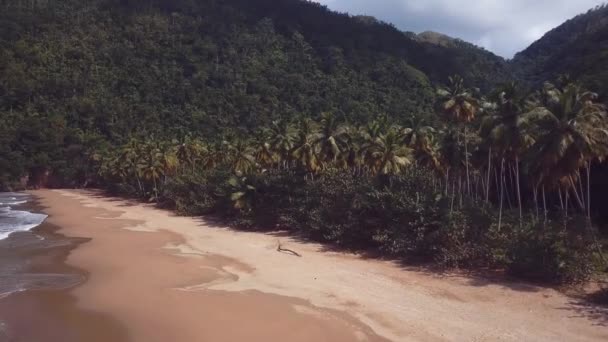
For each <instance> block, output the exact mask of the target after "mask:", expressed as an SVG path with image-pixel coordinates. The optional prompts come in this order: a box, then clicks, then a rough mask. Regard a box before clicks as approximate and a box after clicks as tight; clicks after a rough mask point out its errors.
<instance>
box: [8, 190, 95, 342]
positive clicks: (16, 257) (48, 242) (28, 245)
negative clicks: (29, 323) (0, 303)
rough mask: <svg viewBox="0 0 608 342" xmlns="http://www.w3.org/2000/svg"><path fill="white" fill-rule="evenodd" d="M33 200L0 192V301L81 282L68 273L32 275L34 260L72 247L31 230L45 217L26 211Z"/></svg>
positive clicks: (59, 238)
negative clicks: (15, 294) (18, 293)
mask: <svg viewBox="0 0 608 342" xmlns="http://www.w3.org/2000/svg"><path fill="white" fill-rule="evenodd" d="M33 200H34V199H33V198H32V196H30V195H28V194H24V193H14V192H0V299H2V298H3V297H6V296H8V295H10V294H12V293H16V292H22V291H27V290H45V289H51V290H52V289H63V288H68V287H71V286H74V285H77V284H78V283H80V282H82V280H83V276H82V274H77V273H72V272H68V273H63V272H61V273H55V272H45V271H44V270H43V271H42V272H40V270H39V267H38V268H37V271H36V272H33V271H32V268H33V266H35V263H36V260H38V259H41V258H44V257H45V256H48V255H51V254H52V253H53V251H54V250H56V249H57V248H67V247H70V246H73V245H75V242H74V240H73V239H70V238H66V237H64V236H62V235H59V234H52V233H47V232H36V231H35V230H34V228H36V227H38V226H40V225H42V224H43V223H44V220H45V219H46V218H47V215H45V214H42V213H36V212H34V211H35V210H33V209H28V208H30V207H31V204H32V202H33ZM0 323H1V322H0ZM0 340H1V339H0Z"/></svg>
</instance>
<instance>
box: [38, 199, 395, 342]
mask: <svg viewBox="0 0 608 342" xmlns="http://www.w3.org/2000/svg"><path fill="white" fill-rule="evenodd" d="M32 194H33V195H35V196H37V197H39V198H40V199H41V203H42V205H43V206H45V209H44V212H45V213H47V214H48V215H49V218H48V219H47V220H49V222H51V223H53V224H56V225H58V226H60V227H61V230H60V232H61V233H62V234H66V235H68V236H84V237H87V238H91V239H92V240H91V241H90V242H88V243H86V244H83V245H81V246H79V248H77V249H75V250H73V251H72V252H71V253H70V255H69V256H68V259H67V263H68V264H69V265H74V266H77V267H82V268H83V269H86V270H87V271H89V272H90V276H89V279H88V280H87V282H85V283H84V284H82V285H80V286H78V287H76V288H74V289H73V290H72V294H73V295H74V296H75V297H76V298H77V299H78V307H79V308H81V309H84V310H94V311H97V312H103V313H107V314H110V315H112V316H113V317H116V318H117V319H118V320H119V321H120V322H121V323H123V324H124V325H125V326H126V327H127V330H128V333H129V341H167V340H176V341H201V340H209V341H243V340H248V341H268V340H273V339H276V338H278V337H280V336H282V338H285V339H286V340H289V341H310V340H316V341H345V342H346V341H386V339H384V338H382V337H380V336H377V335H376V334H375V333H374V332H373V331H372V330H371V329H370V328H368V327H367V326H365V325H363V324H361V323H359V322H358V321H357V320H356V319H354V318H352V317H351V316H350V315H348V314H345V313H342V312H340V311H335V310H331V309H324V308H316V307H314V306H312V305H310V304H309V303H308V302H307V301H306V300H302V299H298V298H293V297H287V296H280V295H276V294H271V293H262V292H259V291H240V292H239V293H236V294H235V293H231V292H226V291H217V290H200V289H198V288H197V287H198V286H200V285H201V284H212V283H215V282H217V281H218V279H221V278H222V277H223V276H224V274H222V270H223V269H235V270H238V272H246V273H247V272H253V271H254V268H253V267H251V266H249V265H248V264H246V263H243V262H240V261H238V260H236V259H233V258H230V257H227V256H222V255H216V254H211V253H204V255H202V254H200V253H196V254H197V255H193V253H195V251H185V250H183V249H182V248H181V246H186V245H187V243H186V240H185V238H184V237H183V236H181V235H180V234H178V233H175V232H173V231H169V230H163V229H159V230H158V231H154V232H151V231H147V230H148V229H146V228H145V226H146V225H147V224H148V222H147V221H146V220H143V219H126V218H123V217H121V216H122V215H124V213H125V212H128V211H129V210H130V209H129V208H131V207H124V209H126V211H123V212H120V211H116V210H107V209H106V208H91V207H89V206H81V204H80V203H79V201H78V200H77V199H73V198H69V197H67V196H64V195H63V194H60V193H58V192H55V191H42V192H32ZM58 203H61V204H58ZM122 205H124V204H122ZM114 209H119V210H120V209H122V208H114ZM83 223H84V224H83ZM159 308H162V310H159ZM150 327H157V328H155V329H150ZM160 327H162V328H160Z"/></svg>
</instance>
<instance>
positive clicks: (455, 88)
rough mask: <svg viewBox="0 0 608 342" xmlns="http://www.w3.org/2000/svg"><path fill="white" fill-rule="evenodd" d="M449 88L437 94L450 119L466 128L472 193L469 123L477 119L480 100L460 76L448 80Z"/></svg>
mask: <svg viewBox="0 0 608 342" xmlns="http://www.w3.org/2000/svg"><path fill="white" fill-rule="evenodd" d="M448 81H449V82H448V86H447V87H445V88H440V89H439V90H438V91H437V94H438V95H439V96H440V97H441V100H442V105H441V109H442V110H443V112H444V113H446V114H447V115H449V117H450V118H452V119H453V120H455V121H456V122H459V123H461V124H462V125H463V127H464V147H465V168H466V177H467V191H468V192H469V193H470V191H471V181H470V176H469V151H468V146H467V123H469V122H471V121H473V119H475V114H477V111H478V110H479V107H480V105H479V100H477V99H476V98H475V96H474V95H473V92H472V91H471V90H470V89H467V88H466V87H465V85H464V80H463V79H462V77H460V76H452V77H449V79H448Z"/></svg>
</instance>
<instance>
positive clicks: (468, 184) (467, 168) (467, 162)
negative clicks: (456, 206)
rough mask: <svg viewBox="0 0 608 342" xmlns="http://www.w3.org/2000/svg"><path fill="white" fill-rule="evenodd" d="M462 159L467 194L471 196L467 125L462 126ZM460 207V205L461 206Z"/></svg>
mask: <svg viewBox="0 0 608 342" xmlns="http://www.w3.org/2000/svg"><path fill="white" fill-rule="evenodd" d="M464 159H465V168H466V172H467V194H468V195H469V196H470V195H471V180H470V178H469V147H468V144H467V125H466V124H465V125H464ZM461 205H462V204H461Z"/></svg>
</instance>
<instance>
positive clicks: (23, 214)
mask: <svg viewBox="0 0 608 342" xmlns="http://www.w3.org/2000/svg"><path fill="white" fill-rule="evenodd" d="M47 217H48V216H47V215H44V214H38V213H30V212H29V211H22V210H12V209H10V208H9V209H8V210H3V211H2V212H0V240H2V239H6V238H7V237H8V236H9V235H10V234H12V233H15V232H23V231H28V230H31V229H33V228H35V227H37V226H39V225H40V224H42V222H44V220H46V218H47Z"/></svg>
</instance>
